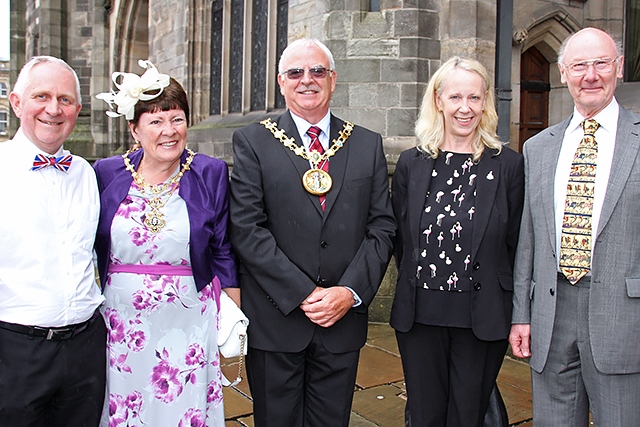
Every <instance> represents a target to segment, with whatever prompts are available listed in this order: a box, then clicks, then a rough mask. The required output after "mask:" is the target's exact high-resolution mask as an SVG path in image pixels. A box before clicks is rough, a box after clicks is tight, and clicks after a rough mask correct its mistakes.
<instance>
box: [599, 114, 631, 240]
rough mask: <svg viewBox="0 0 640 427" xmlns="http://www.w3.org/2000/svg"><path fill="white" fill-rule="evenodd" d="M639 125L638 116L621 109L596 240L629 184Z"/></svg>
mask: <svg viewBox="0 0 640 427" xmlns="http://www.w3.org/2000/svg"><path fill="white" fill-rule="evenodd" d="M639 123H640V121H638V117H637V116H635V117H634V116H633V115H632V114H631V113H630V112H629V111H628V110H626V109H624V108H622V107H621V108H620V115H619V117H618V131H617V134H616V145H615V147H614V149H613V160H612V161H611V173H610V175H609V183H608V184H607V193H606V194H605V196H604V204H603V205H602V212H601V213H600V220H599V222H598V230H597V233H596V238H597V236H598V235H600V232H601V231H602V230H603V229H604V227H605V225H606V224H607V221H609V218H611V213H612V212H613V209H614V208H615V206H616V203H617V202H618V199H619V198H620V195H621V194H622V189H623V188H624V187H625V185H626V183H627V180H628V178H629V174H630V173H631V169H632V168H633V165H634V163H635V161H636V158H637V156H638V150H639V149H640V138H639V136H638V124H639Z"/></svg>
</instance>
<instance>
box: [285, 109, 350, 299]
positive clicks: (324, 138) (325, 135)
mask: <svg viewBox="0 0 640 427" xmlns="http://www.w3.org/2000/svg"><path fill="white" fill-rule="evenodd" d="M290 113H291V118H292V119H293V122H294V123H295V124H296V128H298V134H300V138H302V143H303V144H304V148H305V149H306V150H307V153H308V152H309V148H310V147H311V137H310V136H309V135H308V134H307V131H308V130H309V128H310V127H311V126H317V127H319V128H320V130H321V132H320V135H318V139H319V140H320V144H322V148H323V149H324V150H326V149H327V148H329V132H330V127H329V126H330V125H331V110H328V111H327V114H326V115H325V116H324V117H323V118H322V119H321V120H320V121H319V122H318V123H316V124H312V123H309V122H308V121H306V120H305V119H303V118H302V117H300V116H296V115H295V114H293V113H292V112H291V111H290ZM329 165H331V158H329ZM309 166H311V167H313V164H312V163H311V160H309ZM329 171H331V166H329ZM345 288H347V289H349V290H350V291H351V293H352V294H353V299H354V301H355V302H354V304H353V306H354V307H357V306H359V305H360V304H362V299H361V298H360V296H359V295H358V294H357V293H356V291H354V290H353V289H352V288H351V287H349V286H345Z"/></svg>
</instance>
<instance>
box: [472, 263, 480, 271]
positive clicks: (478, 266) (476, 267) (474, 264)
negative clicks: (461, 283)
mask: <svg viewBox="0 0 640 427" xmlns="http://www.w3.org/2000/svg"><path fill="white" fill-rule="evenodd" d="M473 269H474V270H476V271H477V270H480V263H479V262H474V263H473Z"/></svg>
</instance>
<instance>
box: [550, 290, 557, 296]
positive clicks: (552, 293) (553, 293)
mask: <svg viewBox="0 0 640 427" xmlns="http://www.w3.org/2000/svg"><path fill="white" fill-rule="evenodd" d="M549 293H550V294H551V296H554V295H555V294H556V291H554V290H553V288H550V289H549Z"/></svg>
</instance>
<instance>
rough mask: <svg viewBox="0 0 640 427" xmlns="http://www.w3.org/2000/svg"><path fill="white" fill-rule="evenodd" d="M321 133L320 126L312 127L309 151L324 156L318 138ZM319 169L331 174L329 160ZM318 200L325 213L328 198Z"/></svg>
mask: <svg viewBox="0 0 640 427" xmlns="http://www.w3.org/2000/svg"><path fill="white" fill-rule="evenodd" d="M320 132H322V130H321V129H320V128H319V127H318V126H311V127H310V128H309V130H308V131H307V135H309V138H311V145H310V146H309V150H310V151H317V152H318V153H320V154H322V153H324V148H322V144H321V143H320V139H319V138H318V137H319V136H320ZM318 169H322V170H323V171H325V172H329V159H325V160H323V161H321V162H320V164H319V165H318ZM318 199H320V207H321V208H322V210H323V211H324V203H325V201H326V197H325V196H318Z"/></svg>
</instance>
